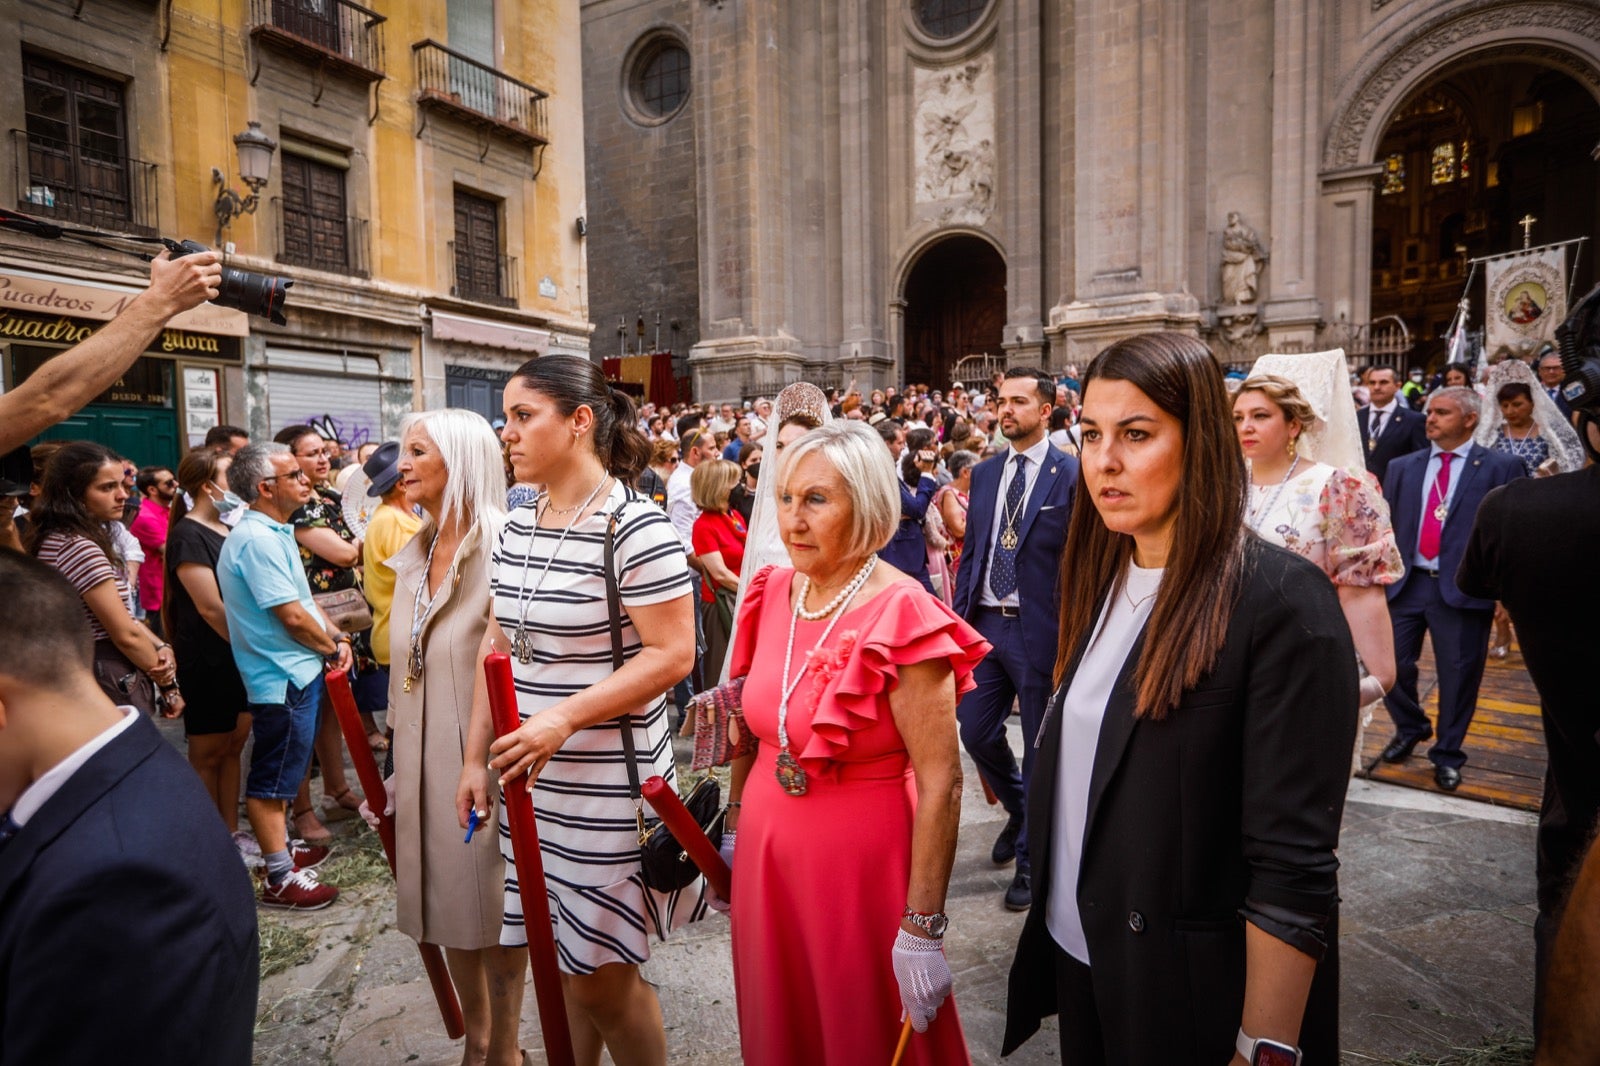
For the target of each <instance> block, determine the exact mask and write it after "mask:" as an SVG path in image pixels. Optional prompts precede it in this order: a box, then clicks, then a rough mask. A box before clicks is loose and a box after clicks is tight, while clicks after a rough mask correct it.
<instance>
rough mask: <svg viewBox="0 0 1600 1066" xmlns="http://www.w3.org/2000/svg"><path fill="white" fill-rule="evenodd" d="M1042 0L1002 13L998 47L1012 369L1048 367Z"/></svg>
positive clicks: (1017, 0) (1019, 2)
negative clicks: (1041, 78) (1015, 367)
mask: <svg viewBox="0 0 1600 1066" xmlns="http://www.w3.org/2000/svg"><path fill="white" fill-rule="evenodd" d="M1040 28H1041V27H1040V12H1039V0H1014V2H1013V3H1012V4H1011V5H1009V6H1008V7H1007V8H1006V9H1005V11H1003V12H1002V14H1001V21H1000V42H999V46H998V47H997V48H996V50H995V51H996V60H997V64H998V67H999V75H1000V76H999V77H998V78H997V79H996V93H997V96H998V99H997V101H996V103H997V104H998V105H999V106H998V108H997V114H996V116H995V117H996V119H997V121H996V124H995V125H996V127H997V128H996V130H995V132H996V133H997V134H998V135H999V136H1000V138H1001V141H1002V143H1001V146H1000V148H1001V150H1000V155H1001V157H1002V158H1003V159H1004V160H1005V165H1004V166H1003V167H1002V168H1001V170H1000V173H999V174H997V175H996V178H997V185H998V186H999V188H998V190H997V192H998V194H999V197H1000V200H1001V203H1002V204H1003V205H1004V206H1003V208H1002V211H1003V214H1004V219H1005V223H1004V224H1005V234H1006V241H1005V243H1006V257H1005V258H1006V305H1007V306H1006V325H1005V332H1004V334H1003V338H1004V339H1003V340H1002V342H1001V347H1002V349H1003V350H1004V351H1005V353H1006V362H1007V364H1008V365H1011V366H1022V365H1026V366H1037V367H1043V366H1044V363H1045V358H1046V350H1045V347H1046V346H1045V340H1044V322H1043V314H1042V306H1041V305H1042V303H1043V300H1044V258H1043V247H1044V227H1043V225H1042V224H1041V223H1042V212H1043V174H1042V171H1041V157H1042V151H1041V149H1042V145H1041V137H1042V130H1041V128H1040V121H1041V117H1042V116H1041V106H1040V105H1041V100H1040V95H1039V93H1040V77H1041V73H1040V71H1041V66H1042V63H1041V56H1040V50H1041V49H1042V48H1043V41H1042V39H1041V34H1040Z"/></svg>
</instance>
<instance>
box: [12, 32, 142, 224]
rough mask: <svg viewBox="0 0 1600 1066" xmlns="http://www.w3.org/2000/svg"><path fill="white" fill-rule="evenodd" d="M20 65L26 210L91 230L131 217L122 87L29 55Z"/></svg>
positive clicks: (128, 219) (72, 68)
mask: <svg viewBox="0 0 1600 1066" xmlns="http://www.w3.org/2000/svg"><path fill="white" fill-rule="evenodd" d="M22 68H23V78H22V83H23V110H24V112H25V124H26V126H27V136H28V174H27V178H28V185H29V186H30V190H31V192H30V195H29V196H26V197H24V198H23V199H24V200H25V205H24V206H27V205H28V204H37V205H38V206H43V207H49V208H53V209H54V210H51V211H49V212H48V213H49V214H53V215H55V216H57V217H65V218H71V219H75V220H77V221H79V222H84V223H88V224H90V225H105V226H115V225H116V224H117V223H125V222H128V221H130V220H132V218H133V210H132V203H131V197H130V196H129V188H128V141H127V117H126V114H125V113H124V112H125V109H124V105H123V91H122V86H121V85H118V84H117V83H116V82H114V81H108V80H107V79H105V78H98V77H95V76H94V75H93V74H87V73H85V72H83V71H81V70H78V69H76V68H75V67H69V66H67V65H65V64H62V63H52V62H50V61H49V60H45V59H40V58H38V57H36V56H31V55H27V54H26V53H25V54H24V55H23V58H22Z"/></svg>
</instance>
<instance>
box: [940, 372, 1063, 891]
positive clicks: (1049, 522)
mask: <svg viewBox="0 0 1600 1066" xmlns="http://www.w3.org/2000/svg"><path fill="white" fill-rule="evenodd" d="M999 389H1000V392H999V400H998V401H997V404H998V407H999V412H1000V432H1001V433H1002V434H1004V435H1005V437H1006V439H1007V440H1008V441H1010V444H1011V446H1010V447H1009V448H1007V449H1006V450H1005V452H1004V453H1002V454H1001V455H997V456H995V457H994V458H992V459H988V460H986V461H984V462H982V463H979V464H978V465H977V466H975V467H973V470H972V490H971V492H970V493H969V494H968V499H969V504H968V507H969V509H968V511H967V536H966V541H965V547H964V548H963V550H962V555H961V566H960V568H959V569H958V570H957V572H956V590H955V596H954V603H953V605H952V606H953V608H954V610H955V612H956V613H957V614H959V615H960V616H961V617H963V618H965V619H966V620H967V621H969V622H971V623H972V624H973V626H975V627H976V628H977V630H978V632H979V633H982V634H983V637H984V639H985V640H987V641H988V642H989V643H990V644H992V645H993V646H994V648H993V650H992V651H990V652H989V654H988V656H987V657H985V658H984V660H983V662H981V663H979V664H978V668H977V670H975V671H974V672H973V675H972V679H973V681H974V682H975V683H976V687H975V688H973V690H972V691H971V692H968V693H967V694H966V696H964V697H962V700H961V703H960V704H959V705H958V706H957V708H956V717H957V719H958V720H959V721H960V723H961V742H962V744H964V745H965V746H966V749H967V753H968V754H969V755H971V756H972V761H973V762H974V763H975V764H977V767H978V772H979V773H980V774H982V775H983V779H984V781H986V782H987V783H988V785H989V788H990V789H991V790H992V791H993V792H994V794H995V796H996V797H998V798H999V800H1000V802H1001V803H1002V804H1003V805H1004V806H1005V809H1006V813H1007V814H1009V815H1010V819H1009V820H1008V821H1007V823H1006V827H1005V829H1004V830H1003V831H1002V832H1001V834H1000V838H999V839H998V840H996V841H995V844H994V847H993V849H992V850H991V852H990V856H991V858H992V859H993V860H994V862H995V864H996V865H1002V866H1003V865H1005V864H1006V863H1008V862H1010V861H1011V860H1012V859H1013V858H1015V859H1016V862H1017V869H1016V873H1015V875H1014V876H1013V878H1012V881H1011V885H1010V887H1008V888H1007V889H1006V896H1005V905H1006V907H1007V908H1009V909H1011V910H1027V909H1028V907H1029V905H1030V904H1031V903H1032V901H1033V895H1032V882H1031V879H1030V878H1031V869H1030V866H1029V863H1028V839H1027V830H1026V826H1025V825H1024V818H1025V802H1024V793H1025V790H1026V787H1027V782H1028V781H1029V779H1030V778H1031V777H1032V776H1033V758H1034V748H1033V744H1034V739H1035V738H1036V737H1037V736H1038V734H1039V727H1040V726H1041V725H1042V723H1043V721H1044V709H1045V704H1046V703H1048V702H1049V699H1050V689H1051V679H1052V676H1053V674H1054V671H1055V665H1056V634H1057V631H1058V629H1059V626H1060V621H1059V614H1060V603H1061V597H1060V584H1059V581H1060V577H1059V575H1060V572H1061V549H1062V547H1063V545H1064V544H1065V543H1066V537H1067V516H1068V515H1069V514H1071V512H1072V499H1073V495H1074V493H1075V492H1076V490H1077V485H1078V461H1077V460H1076V459H1074V458H1072V457H1071V456H1069V455H1067V454H1066V453H1064V452H1062V451H1061V450H1059V449H1058V448H1056V447H1055V446H1054V445H1052V444H1051V443H1050V440H1049V438H1048V437H1046V436H1045V429H1046V427H1047V426H1048V425H1049V422H1050V409H1051V407H1052V406H1053V405H1054V402H1055V396H1056V386H1055V381H1054V380H1053V379H1052V378H1050V377H1049V376H1048V375H1046V374H1045V373H1043V372H1042V371H1038V370H1032V369H1028V368H1024V367H1012V368H1011V369H1010V370H1008V371H1006V373H1005V376H1004V378H1002V379H1001V381H1000V385H999ZM1013 703H1016V704H1017V705H1018V709H1019V710H1020V711H1021V712H1022V739H1023V745H1022V769H1021V771H1020V772H1019V771H1018V769H1017V760H1016V756H1015V754H1014V753H1013V752H1012V750H1011V744H1010V742H1009V741H1008V740H1007V739H1006V731H1005V727H1006V720H1007V719H1008V718H1009V717H1010V716H1011V705H1012V704H1013Z"/></svg>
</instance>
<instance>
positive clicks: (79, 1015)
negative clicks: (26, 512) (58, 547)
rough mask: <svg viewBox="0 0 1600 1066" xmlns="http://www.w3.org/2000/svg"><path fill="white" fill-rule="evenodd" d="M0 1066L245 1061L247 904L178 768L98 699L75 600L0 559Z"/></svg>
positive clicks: (43, 571) (55, 581)
mask: <svg viewBox="0 0 1600 1066" xmlns="http://www.w3.org/2000/svg"><path fill="white" fill-rule="evenodd" d="M0 588H3V589H5V590H6V609H5V610H4V611H3V612H0V649H3V651H0V655H3V660H0V811H4V814H0V1066H13V1064H16V1066H22V1064H28V1066H34V1064H38V1063H88V1062H108V1063H110V1062H125V1063H146V1062H149V1063H155V1062H161V1063H167V1062H172V1063H179V1062H183V1063H190V1062H193V1063H201V1062H203V1063H207V1064H222V1066H245V1064H247V1063H249V1062H250V1043H251V1037H252V1033H253V1030H254V1026H255V1014H256V991H257V985H258V983H259V976H258V974H259V965H260V960H259V948H258V941H257V937H256V910H255V893H254V891H253V890H252V889H251V886H250V877H249V875H248V874H247V873H246V872H245V868H244V864H243V863H241V862H240V861H239V854H238V852H237V851H235V850H234V846H233V841H232V840H231V839H230V838H229V836H228V831H227V830H226V829H224V828H223V825H222V820H221V819H220V818H218V817H217V811H216V807H215V805H214V804H213V803H212V801H211V797H210V796H208V795H207V794H206V792H205V790H204V789H203V788H202V787H201V786H200V781H199V779H198V778H197V777H195V775H194V771H193V770H191V769H190V768H189V766H188V764H187V763H186V762H185V761H184V760H183V758H182V757H181V756H180V755H179V754H178V753H177V752H176V751H175V750H173V748H172V747H171V746H170V745H169V744H167V742H166V741H164V740H163V739H162V738H161V736H160V734H158V733H157V732H156V728H155V726H153V725H152V724H151V723H150V721H149V720H148V719H147V718H145V717H144V716H142V715H141V714H139V712H138V711H136V710H134V709H133V708H131V707H118V706H116V705H115V704H113V703H112V702H111V700H109V699H108V698H106V696H105V695H104V694H103V693H102V692H101V690H100V687H99V685H98V684H96V682H95V679H94V674H93V672H92V670H93V665H92V664H93V656H94V644H93V641H92V640H91V638H90V634H89V627H88V623H87V621H86V620H85V618H84V612H83V601H82V600H80V599H79V598H78V594H77V593H76V592H75V591H74V590H73V588H72V586H71V585H69V584H68V583H67V582H66V580H65V579H64V578H62V577H61V576H60V575H59V574H58V573H56V572H55V571H54V570H53V569H51V568H50V567H48V566H45V565H44V564H42V563H40V562H38V561H36V560H33V559H29V558H27V557H26V556H22V555H19V554H17V553H15V552H10V551H0Z"/></svg>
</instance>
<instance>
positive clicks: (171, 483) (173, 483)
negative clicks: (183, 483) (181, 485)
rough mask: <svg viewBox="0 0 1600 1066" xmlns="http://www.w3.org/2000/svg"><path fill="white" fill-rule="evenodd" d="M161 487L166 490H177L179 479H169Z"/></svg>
mask: <svg viewBox="0 0 1600 1066" xmlns="http://www.w3.org/2000/svg"><path fill="white" fill-rule="evenodd" d="M161 487H162V488H164V489H175V488H177V487H178V479H177V478H175V477H169V478H167V480H165V481H163V482H162V483H161Z"/></svg>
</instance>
